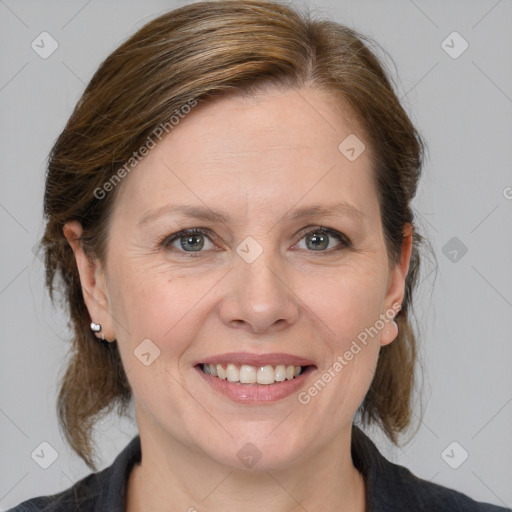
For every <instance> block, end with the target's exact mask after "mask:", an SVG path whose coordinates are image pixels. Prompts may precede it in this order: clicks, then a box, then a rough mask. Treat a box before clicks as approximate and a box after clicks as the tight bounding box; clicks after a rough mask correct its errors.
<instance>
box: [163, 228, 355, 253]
mask: <svg viewBox="0 0 512 512" xmlns="http://www.w3.org/2000/svg"><path fill="white" fill-rule="evenodd" d="M312 233H317V234H327V235H329V236H332V237H334V238H336V239H338V241H339V242H340V244H339V245H337V246H336V247H334V248H331V249H326V250H320V251H313V250H311V251H307V252H311V253H318V254H322V253H323V254H331V253H333V252H335V251H339V250H342V249H348V248H350V247H352V242H351V241H350V239H349V238H348V237H346V236H345V235H344V234H343V233H340V232H339V231H336V230H335V229H331V228H325V227H323V226H314V227H313V228H304V229H303V230H302V231H300V232H299V234H298V236H299V237H300V238H299V242H300V241H301V240H302V239H303V238H304V237H306V236H307V235H309V234H312ZM197 234H201V235H204V236H206V237H207V238H208V239H209V240H210V242H212V243H214V241H213V240H214V239H215V237H214V236H213V235H212V233H211V231H210V230H209V229H206V228H189V229H182V230H180V231H178V232H176V233H174V234H172V235H170V236H166V237H165V238H164V239H163V240H162V241H161V242H160V244H159V245H160V246H162V247H163V248H164V249H166V250H169V251H171V252H175V253H180V254H186V255H187V256H188V257H192V258H197V257H199V256H200V254H201V253H202V252H206V251H184V250H180V249H176V248H174V247H172V246H171V244H172V243H173V242H174V241H176V240H179V239H180V238H182V237H185V236H190V235H197ZM297 243H298V242H297Z"/></svg>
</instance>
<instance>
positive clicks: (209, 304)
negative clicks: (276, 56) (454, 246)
mask: <svg viewBox="0 0 512 512" xmlns="http://www.w3.org/2000/svg"><path fill="white" fill-rule="evenodd" d="M340 112H341V111H340V110H338V109H336V108H335V105H334V100H333V99H332V97H330V96H328V95H327V93H325V92H322V91H320V90H318V89H313V88H303V89H300V90H298V91H296V90H284V91H283V90H280V91H278V90H275V89H268V90H265V91H263V92H261V93H260V94H258V95H257V96H254V97H251V98H247V97H238V96H230V97H226V98H223V99H217V100H216V101H214V102H212V103H209V104H206V105H200V106H198V107H196V108H195V109H194V110H193V111H192V113H191V114H189V115H188V116H187V117H186V118H185V119H184V120H182V121H181V122H180V124H179V125H178V126H176V127H175V128H174V130H173V131H172V132H171V134H170V135H169V136H167V137H166V138H165V139H163V141H162V142H161V143H160V144H158V145H157V146H156V147H155V148H154V149H153V150H152V151H151V152H150V153H149V154H148V156H146V157H145V158H144V160H143V161H142V162H141V163H140V164H139V165H138V166H137V167H136V169H134V170H133V171H132V172H131V173H130V174H129V175H128V176H127V177H126V178H125V179H124V180H123V182H122V183H121V185H119V186H120V187H121V189H120V190H119V191H118V192H119V195H118V197H117V198H116V203H115V207H114V211H113V216H112V224H111V228H110V237H109V240H108V246H107V247H108V250H107V257H106V262H105V264H104V265H102V264H101V263H100V262H99V261H98V260H95V259H90V258H88V257H87V256H86V255H85V254H84V252H83V251H82V249H81V247H80V244H79V243H78V241H77V240H76V239H77V237H78V236H79V235H80V233H81V227H80V224H79V223H77V222H76V221H73V222H70V223H68V224H66V226H65V228H64V233H65V236H66V238H67V239H68V241H69V243H70V245H71V246H72V248H73V250H74V253H75V257H76V261H77V265H78V269H79V272H80V278H81V282H82V287H83V293H84V298H85V302H86V305H87V307H88V310H89V313H90V315H91V318H92V319H93V320H94V321H95V322H97V323H100V324H101V325H102V332H103V333H104V335H105V337H106V339H107V340H114V339H116V340H117V343H118V346H119V350H120V354H121V358H122V361H123V365H124V368H125V370H126V373H127V376H128V380H129V382H130V385H131V387H132V390H133V393H134V405H135V413H136V419H137V425H138V429H139V433H140V437H141V446H142V463H141V464H140V465H138V466H135V468H134V470H133V471H132V473H131V474H130V480H129V484H128V510H129V511H131V512H133V511H135V510H143V509H144V510H152V511H156V512H159V511H164V510H165V511H168V510H171V508H169V504H172V507H173V508H172V510H189V509H190V508H191V507H194V508H196V509H197V510H206V509H207V510H209V511H213V512H216V511H220V510H222V511H223V512H226V511H228V512H229V511H231V510H239V509H240V508H241V507H242V506H243V509H244V511H253V510H254V511H258V512H260V511H261V510H273V511H278V512H280V511H291V510H298V509H301V508H300V507H303V508H304V509H306V510H308V511H311V512H313V511H320V510H322V511H323V512H325V511H334V510H336V511H340V510H342V511H349V510H350V511H363V510H365V498H364V492H365V488H364V480H363V478H362V476H361V474H360V473H359V472H358V471H357V470H356V469H355V468H354V466H353V463H352V459H351V455H350V439H351V424H352V420H353V417H354V414H355V412H356V410H357V409H358V407H359V406H360V404H361V402H362V400H363V399H364V396H365V394H366V392H367V390H368V388H369V386H370V384H371V381H372V378H373V374H374V371H375V366H376V363H377V358H378V354H379V349H380V347H381V346H384V345H386V344H388V343H391V342H392V341H393V340H394V339H395V338H396V336H397V328H396V324H394V323H387V324H386V328H385V329H383V330H381V331H380V332H379V334H378V335H377V336H375V337H373V338H370V339H369V341H368V344H367V345H366V346H364V347H363V348H362V350H361V351H360V352H359V353H358V354H357V355H355V356H354V358H353V359H352V360H351V361H350V362H349V364H347V365H346V366H345V367H344V368H343V370H342V371H341V372H339V373H338V374H337V375H336V377H335V378H334V379H333V380H332V381H331V382H330V383H329V384H328V385H326V386H325V388H324V389H323V390H322V391H321V392H320V393H318V395H317V396H315V397H314V398H313V399H311V401H310V402H309V403H308V404H306V405H304V404H302V403H300V402H299V400H298V399H297V393H293V394H292V395H290V396H288V397H286V398H283V399H281V400H279V401H276V402H274V403H268V404H262V405H254V404H246V405H244V404H238V403H235V402H233V401H231V400H230V399H228V398H227V397H225V396H224V395H221V394H220V393H218V392H217V391H215V390H213V389H212V388H211V387H210V386H209V385H207V384H206V383H205V382H204V381H203V379H202V378H201V377H200V376H199V374H198V372H197V370H196V369H194V368H193V364H194V362H196V361H198V360H200V359H201V358H206V357H209V356H212V355H216V354H221V353H226V352H242V351H243V352H250V353H255V354H264V353H273V352H284V353H289V354H294V355H298V356H302V357H305V358H308V359H311V360H312V361H314V362H315V365H316V366H317V369H316V370H315V373H314V376H310V377H309V378H308V380H307V384H305V387H304V388H301V389H300V390H299V391H304V389H307V387H309V386H311V385H312V383H313V382H314V381H316V379H317V378H319V377H321V375H322V374H323V373H325V372H326V371H327V369H328V368H329V367H332V365H333V362H334V361H335V360H336V358H337V357H338V356H340V355H343V354H344V353H345V352H346V350H348V348H349V347H350V345H351V343H352V341H353V340H354V339H356V337H357V335H358V334H359V333H360V332H362V331H363V330H364V329H365V328H366V327H369V326H373V325H374V324H375V322H376V320H377V319H378V318H379V315H380V314H383V313H385V312H386V311H387V310H389V309H390V308H392V306H393V305H396V304H401V303H402V301H403V297H404V286H405V278H406V275H407V271H408V268H409V260H410V254H411V243H412V238H411V227H410V226H409V225H406V226H404V242H403V247H402V254H401V257H400V259H399V262H398V263H397V264H396V265H394V266H392V267H390V266H389V261H388V254H387V252H386V247H385V243H384V236H383V231H382V225H381V218H380V212H379V206H378V198H377V191H376V190H375V186H374V182H373V176H372V167H371V160H370V156H371V153H370V152H371V148H370V146H369V143H368V142H366V150H365V151H364V152H363V153H362V154H361V156H359V158H357V159H356V160H355V161H353V162H351V161H349V160H348V159H347V158H346V157H345V156H344V155H343V154H342V153H341V152H340V151H339V150H338V145H339V144H340V142H341V141H343V140H344V139H345V138H346V137H347V136H348V135H349V134H351V133H355V134H357V136H358V137H359V138H360V139H361V140H363V141H364V139H365V136H364V133H363V131H362V130H361V128H360V126H359V124H358V123H357V122H356V120H355V119H354V118H353V117H352V118H351V117H350V116H349V115H348V111H345V114H346V115H340ZM341 201H346V202H348V203H351V204H352V205H354V206H355V207H357V208H358V209H359V210H360V211H361V212H362V213H363V214H364V217H363V218H362V219H360V220H357V219H354V218H351V217H349V216H347V215H342V214H336V215H332V216H310V217H307V218H303V219H300V220H291V219H290V218H289V216H287V214H288V215H289V214H290V212H293V211H294V210H295V209H297V208H299V207H305V206H311V205H312V204H317V205H320V206H328V205H331V204H334V203H337V202H341ZM176 204H188V205H196V206H205V205H207V207H208V208H211V209H212V210H223V211H224V212H225V213H226V214H228V215H229V219H228V222H226V223H222V222H219V221H205V220H198V219H194V218H190V217H186V216H181V215H177V214H168V215H163V216H161V217H157V218H153V219H150V220H149V221H148V222H147V223H144V224H143V225H142V226H140V225H138V223H139V222H140V220H141V219H142V218H143V217H144V216H145V215H146V214H147V212H148V211H150V210H155V209H157V208H160V207H163V206H166V205H176ZM320 224H321V225H323V226H325V227H328V228H331V229H333V230H336V231H338V232H340V233H342V234H344V235H345V236H346V237H348V239H349V240H350V242H351V244H350V245H349V246H344V245H340V244H341V243H340V241H339V240H338V239H337V238H336V237H335V236H331V237H330V238H329V240H330V242H329V246H328V248H327V249H322V250H314V249H311V240H310V238H311V237H307V236H306V234H305V233H301V230H303V228H307V227H309V228H312V231H315V229H314V228H318V227H319V226H320ZM197 227H199V228H201V227H203V228H207V229H209V230H210V232H211V233H212V236H210V237H209V238H208V237H205V238H204V247H203V249H202V250H201V251H200V252H186V251H185V250H184V249H183V248H181V249H180V247H181V246H180V240H179V239H178V240H177V241H176V242H174V243H173V244H172V246H168V247H167V248H165V246H164V244H160V241H161V240H162V239H163V238H165V237H168V236H169V235H172V234H174V233H177V232H178V231H180V230H181V229H184V228H187V229H189V228H197ZM247 236H251V237H253V238H254V239H255V240H256V241H257V242H258V243H259V245H260V246H261V248H262V249H263V252H262V254H261V255H260V256H259V257H258V258H257V259H256V260H255V261H254V262H252V263H250V264H249V263H247V262H246V261H244V260H243V259H242V258H241V257H240V256H239V255H238V254H237V252H236V248H237V246H238V245H239V244H240V243H241V242H242V241H243V240H244V239H245V238H246V237H247ZM185 238H186V237H185ZM210 240H211V241H210ZM308 240H309V242H308ZM173 249H174V250H173ZM336 249H338V250H336ZM180 251H181V252H180ZM191 254H192V255H191ZM194 256H196V257H194ZM144 339H150V340H151V341H152V343H154V344H155V345H156V346H157V347H158V348H159V350H160V355H159V357H157V358H156V359H155V360H154V362H153V363H152V364H151V365H149V366H145V365H143V364H142V363H141V361H140V360H139V359H138V358H137V357H134V354H133V352H134V350H135V349H136V348H137V346H139V344H140V343H141V342H142V340H144ZM248 442H250V443H252V444H254V445H255V446H256V447H257V449H258V450H259V452H260V453H261V455H262V456H261V459H260V460H259V461H258V462H257V463H256V465H255V466H254V467H252V468H251V469H248V468H247V467H246V466H245V465H244V464H243V462H242V460H240V459H239V458H238V456H237V452H238V451H239V450H240V449H241V448H242V447H243V446H244V445H245V444H246V443H248ZM299 504H300V506H299Z"/></svg>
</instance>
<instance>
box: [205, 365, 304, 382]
mask: <svg viewBox="0 0 512 512" xmlns="http://www.w3.org/2000/svg"><path fill="white" fill-rule="evenodd" d="M198 367H199V369H200V370H202V371H203V373H205V374H206V375H211V376H212V377H215V378H217V379H221V380H227V381H228V382H234V383H237V384H259V385H266V386H268V385H271V384H275V383H276V382H284V381H286V380H293V379H295V378H297V377H299V376H300V375H302V374H303V373H304V372H305V371H306V370H307V369H308V368H309V367H310V365H307V366H294V365H285V364H278V365H276V366H272V365H265V366H252V365H248V364H242V365H237V364H234V363H228V364H224V365H222V364H220V363H213V364H206V363H203V364H199V365H198Z"/></svg>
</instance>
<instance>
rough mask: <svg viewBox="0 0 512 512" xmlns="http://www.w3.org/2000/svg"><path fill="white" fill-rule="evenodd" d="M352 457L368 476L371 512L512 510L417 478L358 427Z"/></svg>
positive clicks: (493, 511)
mask: <svg viewBox="0 0 512 512" xmlns="http://www.w3.org/2000/svg"><path fill="white" fill-rule="evenodd" d="M352 457H353V460H354V464H355V466H356V467H357V469H358V470H359V471H361V473H362V474H363V475H364V477H365V482H366V487H367V493H366V498H367V502H368V510H369V511H372V512H373V511H379V512H410V511H411V510H414V511H415V512H432V511H436V512H505V511H507V510H508V511H510V509H507V508H503V507H499V506H497V505H491V504H489V503H482V502H478V501H475V500H473V499H471V498H470V497H469V496H467V495H466V494H464V493H461V492H459V491H456V490H454V489H449V488H447V487H444V486H442V485H438V484H435V483H432V482H429V481H427V480H423V479H421V478H418V477H417V476H415V475H414V474H413V473H412V472H411V471H410V470H409V469H407V468H406V467H404V466H400V465H398V464H394V463H392V462H390V461H389V460H387V459H386V458H385V457H384V456H383V455H381V453H380V452H379V451H378V449H377V447H376V446H375V444H374V443H373V442H372V441H371V440H370V438H369V437H367V436H366V434H364V433H363V432H362V431H361V430H359V429H358V428H357V427H355V428H354V430H353V440H352Z"/></svg>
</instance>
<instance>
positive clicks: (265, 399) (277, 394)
mask: <svg viewBox="0 0 512 512" xmlns="http://www.w3.org/2000/svg"><path fill="white" fill-rule="evenodd" d="M196 370H197V371H198V372H199V375H201V377H202V378H203V379H204V380H205V381H206V382H207V383H208V384H209V385H210V386H211V387H212V388H213V389H215V390H216V391H218V392H220V393H222V394H223V395H225V396H227V397H228V398H230V399H231V400H233V401H234V402H238V403H241V404H255V405H258V404H268V403H272V402H276V401H277V400H281V399H282V398H285V397H287V396H290V395H291V394H293V393H295V392H297V391H298V389H299V388H300V387H301V386H303V385H304V383H305V381H306V380H307V379H308V378H309V376H310V375H311V374H312V373H313V372H314V371H315V367H314V366H308V367H307V369H306V371H305V372H303V373H302V374H300V375H299V376H298V377H294V378H293V379H292V380H284V381H283V382H275V383H274V384H268V385H267V384H240V383H238V382H229V381H228V380H226V379H219V378H218V377H212V376H211V375H208V374H206V373H204V372H203V370H201V368H199V367H198V366H196Z"/></svg>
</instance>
